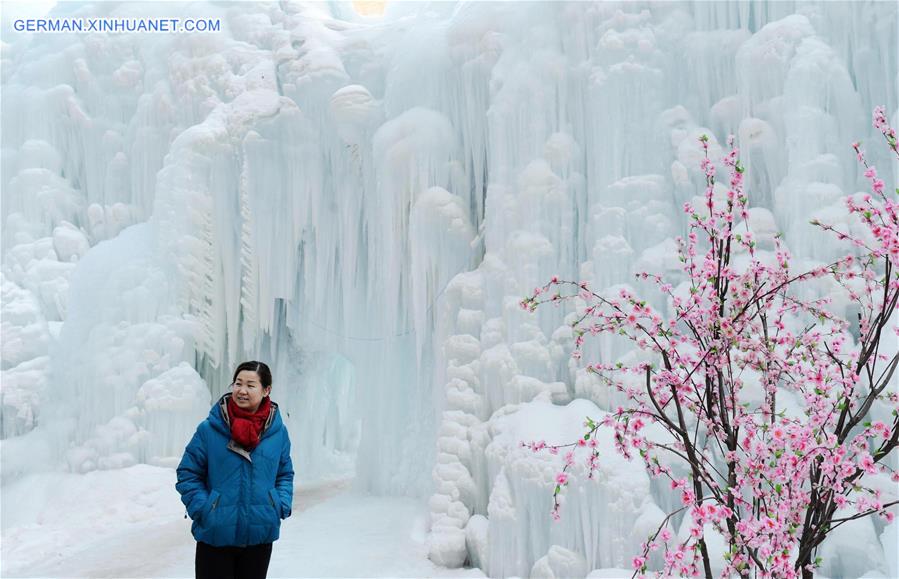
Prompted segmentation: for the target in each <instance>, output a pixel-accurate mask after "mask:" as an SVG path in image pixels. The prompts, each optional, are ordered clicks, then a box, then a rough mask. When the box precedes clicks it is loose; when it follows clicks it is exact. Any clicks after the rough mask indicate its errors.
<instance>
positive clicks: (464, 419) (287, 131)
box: [0, 1, 899, 576]
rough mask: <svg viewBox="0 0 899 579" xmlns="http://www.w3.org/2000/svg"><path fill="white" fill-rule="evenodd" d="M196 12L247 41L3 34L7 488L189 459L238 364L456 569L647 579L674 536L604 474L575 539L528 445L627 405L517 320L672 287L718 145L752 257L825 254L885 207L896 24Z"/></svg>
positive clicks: (833, 19) (560, 316)
mask: <svg viewBox="0 0 899 579" xmlns="http://www.w3.org/2000/svg"><path fill="white" fill-rule="evenodd" d="M173 6H174V5H170V4H167V5H161V4H151V3H128V4H111V3H99V4H95V5H88V4H85V5H79V4H72V3H62V4H60V5H59V6H57V7H56V8H55V9H54V15H56V16H66V15H67V16H77V15H81V16H87V15H91V16H99V15H103V16H150V15H153V14H157V15H160V16H162V15H167V14H170V13H171V12H172V11H173ZM175 11H176V12H178V13H179V14H181V15H182V16H184V17H186V16H193V17H202V18H220V19H221V20H222V23H223V30H222V32H220V33H211V34H206V35H200V34H194V35H180V34H176V35H64V34H60V35H34V36H31V37H27V36H21V35H20V36H10V35H8V34H5V35H4V44H3V46H2V58H3V68H2V71H3V78H2V82H3V93H4V98H3V103H2V124H3V134H2V179H3V181H2V183H0V185H2V195H3V197H2V202H3V207H2V219H3V225H4V227H3V233H2V235H3V238H2V241H3V255H2V292H3V293H2V304H3V312H2V325H3V355H2V369H0V371H2V373H3V374H2V382H3V388H2V391H0V392H2V415H0V416H2V420H3V423H2V436H3V437H4V440H3V442H2V445H3V451H4V461H3V476H4V478H5V477H8V476H15V475H16V474H17V473H19V472H23V471H27V470H29V469H35V468H55V467H57V466H58V465H65V466H66V467H67V468H71V469H73V470H77V471H81V470H89V469H93V468H115V467H117V466H124V465H127V464H131V463H132V462H153V463H158V464H171V462H172V461H173V460H174V459H175V458H176V457H177V456H178V453H179V452H180V450H181V447H182V446H183V443H184V441H186V440H187V437H188V436H189V435H190V433H191V431H192V429H193V427H194V425H195V423H196V421H197V420H199V418H200V417H202V415H203V414H204V413H205V410H204V407H207V406H208V402H209V400H210V398H212V397H215V396H217V395H218V394H220V393H221V392H222V391H223V390H224V388H225V387H226V385H227V384H228V383H229V381H230V377H231V376H230V372H231V369H232V368H233V367H234V365H235V364H236V363H238V362H239V361H241V360H244V359H247V358H259V359H264V360H269V361H270V362H271V365H272V368H273V371H274V375H275V393H274V396H275V399H276V400H278V401H279V402H281V404H282V406H283V408H284V409H285V411H286V413H287V418H286V420H287V423H288V427H289V428H290V429H291V432H292V435H293V438H294V440H295V441H296V442H295V444H294V460H295V463H296V464H297V471H298V475H299V476H300V477H301V478H303V479H305V480H321V479H329V478H337V477H344V476H349V475H351V474H352V473H353V472H355V474H356V477H357V481H358V483H359V485H360V487H361V488H363V489H366V490H371V491H375V492H379V493H405V494H414V495H417V496H420V497H422V498H423V499H427V500H428V504H429V508H430V510H431V513H432V517H431V523H432V533H431V551H430V554H431V557H432V558H433V559H434V560H435V561H437V562H439V563H441V564H444V565H448V566H458V565H462V564H464V563H466V562H468V563H470V564H476V565H478V566H480V567H481V568H482V569H484V570H485V571H487V572H488V573H489V574H490V575H493V576H510V575H521V576H523V575H527V574H533V575H540V576H549V575H553V574H555V576H558V575H565V574H566V573H575V574H580V572H581V571H584V572H587V571H590V570H591V569H603V568H607V569H612V568H616V567H627V566H628V562H629V560H630V556H631V555H632V551H633V549H634V547H635V545H638V544H639V540H638V535H639V533H642V532H643V531H644V530H645V529H644V528H643V525H649V524H651V523H652V522H653V521H657V520H658V516H659V514H660V513H662V512H664V511H665V510H666V509H667V508H668V506H670V505H669V500H670V497H668V496H667V494H666V493H665V491H664V489H661V488H657V486H656V485H654V484H653V483H652V481H648V482H647V481H644V480H643V477H644V475H643V474H642V471H640V469H634V468H633V467H632V466H630V465H627V464H617V463H615V462H612V463H610V467H609V469H608V470H606V471H605V476H604V477H603V478H602V479H601V480H600V481H599V482H598V483H596V484H593V486H591V484H592V483H591V484H584V485H583V486H579V487H578V489H579V490H578V491H577V493H572V494H573V495H574V496H573V498H572V499H571V501H572V504H570V505H569V507H570V511H571V512H575V511H576V512H578V513H579V515H577V516H576V517H575V516H572V517H568V518H566V519H563V521H562V522H560V523H556V524H553V523H552V522H551V520H550V519H549V516H548V511H549V501H550V498H549V497H550V495H551V486H550V484H549V482H548V481H549V479H548V478H547V477H548V473H550V472H551V471H552V470H553V465H552V464H549V463H546V462H541V461H539V460H534V459H533V458H532V457H528V456H526V455H522V453H521V451H520V449H517V448H516V447H515V443H516V442H517V439H518V438H520V437H526V436H533V437H537V438H546V439H547V440H549V439H550V438H553V437H557V438H559V437H563V436H565V435H566V433H567V434H570V430H569V428H570V426H571V424H570V422H571V421H575V420H578V418H577V416H578V415H580V414H582V413H583V412H584V411H586V410H587V409H586V408H584V407H582V405H583V404H584V403H585V402H586V401H589V402H590V403H591V404H592V405H595V406H591V408H590V409H589V411H590V412H593V411H594V408H595V409H596V411H597V412H601V411H605V410H608V409H609V408H611V407H613V406H614V405H615V403H616V400H615V397H614V396H611V395H610V394H609V393H608V392H607V391H606V389H605V388H604V387H602V386H601V385H600V384H598V383H597V382H595V381H594V380H593V379H592V378H591V377H590V376H589V375H587V374H585V373H583V372H582V371H580V370H578V369H577V367H576V365H574V364H573V363H572V362H571V361H570V360H569V356H568V354H569V352H570V350H571V346H572V338H571V335H570V332H569V331H568V330H567V329H566V325H565V322H566V315H569V314H570V313H569V312H568V311H565V310H561V309H552V308H548V309H541V311H540V312H539V313H538V314H537V315H530V314H526V313H523V312H521V311H520V310H519V309H518V305H517V304H518V301H519V300H520V298H521V297H522V296H523V295H524V294H526V293H528V292H529V291H530V290H531V289H532V288H533V287H534V286H536V285H539V284H542V283H544V282H545V281H546V280H547V279H548V278H549V277H550V276H551V275H560V276H564V277H566V278H579V279H584V280H589V281H591V283H592V284H594V285H595V286H598V287H602V288H608V287H611V286H614V285H617V284H625V283H628V284H632V285H636V284H634V282H633V281H632V275H631V274H632V273H633V272H634V271H639V270H644V269H650V270H656V271H666V270H667V271H668V273H670V274H671V275H672V276H674V277H673V279H672V281H674V282H675V283H676V282H677V275H678V272H677V269H676V267H675V265H674V264H676V260H675V261H672V255H673V251H674V250H673V243H672V241H671V237H673V236H674V235H676V234H678V233H680V232H681V231H682V230H683V227H684V224H683V222H682V220H681V219H680V216H679V208H680V207H681V205H682V204H683V203H684V202H685V201H689V200H691V199H692V198H693V197H694V196H695V195H697V193H698V192H700V191H701V190H700V189H699V188H698V187H699V185H700V184H701V182H702V175H701V174H700V173H699V171H698V159H699V154H700V152H699V149H698V148H697V147H696V137H697V136H698V135H699V134H701V133H709V134H710V135H712V139H713V143H712V150H713V152H716V151H720V145H719V143H722V142H724V139H725V137H726V136H727V134H728V133H734V134H736V135H737V136H738V140H739V145H740V147H741V149H742V150H743V155H744V159H745V163H746V165H747V168H748V173H747V183H748V184H749V189H750V192H751V196H752V197H751V199H752V201H751V203H752V204H753V206H754V209H753V211H752V213H751V216H750V226H751V228H752V229H753V231H754V232H755V234H756V236H757V238H758V239H759V244H760V248H761V249H763V250H764V249H770V245H771V239H772V236H773V234H774V233H775V232H776V231H783V232H784V233H785V236H786V241H787V244H788V245H789V247H790V249H791V250H792V251H793V252H794V254H796V255H797V256H798V257H799V258H800V259H803V260H807V261H808V262H809V263H814V262H816V261H821V260H825V259H828V258H830V257H832V256H833V255H834V254H835V253H838V252H839V251H841V249H840V248H838V247H835V246H833V245H828V244H827V243H823V242H822V241H823V239H824V237H823V236H821V234H819V233H816V232H815V231H814V230H813V229H812V228H811V227H810V226H809V225H808V220H809V219H811V218H813V217H816V216H817V217H821V218H825V219H830V218H833V217H834V216H835V215H837V214H838V213H839V207H841V203H842V198H843V197H844V196H846V195H848V194H851V193H854V192H856V191H859V190H862V189H863V188H864V181H863V179H860V175H859V172H858V170H857V167H856V164H855V159H854V157H853V155H852V154H851V150H850V149H849V143H850V142H852V141H854V140H859V139H861V140H863V141H865V142H866V143H872V144H873V143H874V142H876V140H875V138H874V136H875V135H874V134H873V129H872V128H871V127H870V123H869V122H868V118H869V112H870V110H871V108H872V107H873V106H874V105H876V104H881V103H883V104H886V105H887V107H888V110H889V111H893V113H892V116H894V117H895V111H896V107H897V94H899V91H897V87H896V84H897V80H899V79H897V51H896V45H895V34H894V31H895V28H896V25H897V7H896V5H895V4H894V3H886V2H884V3H876V2H875V3H866V4H862V5H859V4H857V3H853V2H821V3H814V2H786V1H785V2H758V1H752V2H740V3H733V2H660V3H651V2H628V3H613V2H604V3H585V2H573V3H550V2H526V3H490V2H471V3H408V2H407V3H396V4H392V5H388V10H387V13H386V15H385V16H384V18H382V19H369V18H362V17H357V16H355V15H354V14H353V12H352V9H351V7H350V5H349V4H345V3H332V4H321V3H308V2H282V3H266V4H262V3H258V4H257V3H233V4H229V3H216V4H214V5H213V4H200V3H191V4H189V5H187V4H185V5H177V10H175ZM4 30H8V23H6V22H4ZM868 150H869V156H870V158H871V160H872V161H873V163H874V164H876V165H878V167H879V168H880V170H881V173H882V174H883V173H885V169H886V168H887V167H889V165H888V164H887V161H886V157H885V155H884V154H883V151H881V150H880V149H879V148H877V147H874V146H870V147H868ZM893 176H895V170H894V172H893ZM894 180H895V179H894ZM848 226H852V224H848ZM766 244H767V245H766ZM636 288H637V289H638V290H640V291H643V290H646V289H648V288H644V287H640V286H639V285H636ZM655 305H656V306H658V307H664V304H662V303H661V302H659V303H656V304H655ZM593 348H594V349H593V350H592V351H588V353H589V354H590V355H592V356H595V357H602V358H603V359H610V360H611V359H618V358H619V357H620V356H624V355H628V354H627V351H626V349H625V344H622V343H620V342H616V341H615V340H604V341H602V342H597V343H596V344H595V345H594V347H593ZM581 399H586V400H581ZM572 400H574V402H572V403H571V404H570V405H568V406H564V405H566V404H568V403H569V402H571V401H572ZM553 404H555V405H558V406H553ZM560 407H561V408H565V411H564V412H563V411H562V410H559V408H560ZM554 413H556V414H554ZM535 416H536V417H543V418H540V419H539V420H537V419H536V418H534V417H535ZM560 416H561V417H564V418H560ZM529 420H530V421H531V422H535V423H539V424H540V425H542V426H543V427H544V428H545V429H546V431H547V434H546V435H545V436H538V434H537V432H536V431H534V429H528V428H527V423H528V421H529ZM34 449H39V452H38V451H35V450H34ZM622 473H626V474H627V478H628V481H629V484H630V485H631V487H632V488H631V489H630V494H629V495H628V496H627V497H621V496H619V494H620V493H619V490H620V489H619V487H621V486H622V482H621V476H623V475H622ZM581 489H582V490H583V492H581ZM616 493H619V494H616ZM860 524H862V523H860ZM866 524H869V525H870V529H869V530H870V534H871V536H872V537H875V538H878V540H885V539H883V537H887V536H888V535H889V533H885V531H884V529H883V528H882V527H879V526H877V524H870V523H866ZM886 531H889V532H893V535H894V534H895V527H892V530H891V531H890V529H887V530H886ZM859 532H865V533H867V532H868V530H860V531H859ZM872 540H873V539H872ZM874 544H875V546H876V549H878V550H877V553H881V554H882V552H881V550H880V547H879V546H877V544H876V543H874ZM885 544H886V543H885ZM829 548H830V547H829ZM832 553H833V556H832V557H831V559H832V560H833V561H835V563H834V565H836V566H834V567H832V568H831V569H832V570H841V571H840V572H845V573H850V574H851V573H857V574H861V573H863V572H865V571H867V570H868V569H855V568H854V567H851V565H850V562H851V561H853V560H855V559H857V557H855V556H854V555H853V553H852V551H851V549H847V547H846V545H845V544H843V543H838V544H835V545H833V546H832ZM888 553H892V555H891V556H892V557H895V549H894V548H893V549H892V551H889V550H888ZM869 561H870V562H872V567H880V570H882V571H883V572H888V570H889V569H895V561H893V562H892V563H889V562H886V563H884V562H882V561H881V562H878V560H877V557H876V556H875V555H872V556H871V557H870V558H869ZM841 565H842V566H841ZM889 565H893V566H892V567H889ZM610 572H612V571H610ZM602 573H603V572H600V573H599V575H601V574H602Z"/></svg>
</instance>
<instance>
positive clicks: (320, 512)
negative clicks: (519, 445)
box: [0, 465, 484, 577]
mask: <svg viewBox="0 0 899 579" xmlns="http://www.w3.org/2000/svg"><path fill="white" fill-rule="evenodd" d="M2 520H3V531H2V560H0V575H2V576H3V577H193V573H194V568H193V562H194V545H195V543H194V541H193V538H192V537H191V535H190V520H188V519H185V518H184V508H183V507H182V505H181V501H180V500H179V498H178V493H177V492H176V491H175V471H174V470H173V469H169V468H162V467H153V466H148V465H135V466H132V467H129V468H126V469H121V470H109V471H94V472H89V473H87V474H58V473H56V474H40V475H32V476H28V477H26V478H24V479H22V480H19V481H17V482H16V483H14V484H11V485H9V487H8V488H4V491H3V513H2ZM426 536H427V513H426V512H425V508H424V506H423V505H422V503H421V502H420V501H415V500H413V499H407V498H397V497H373V496H367V495H361V494H357V493H354V492H352V491H351V490H350V489H349V484H348V483H346V482H343V483H341V482H337V483H332V484H328V485H323V486H320V487H317V488H311V489H304V488H301V487H297V489H296V495H295V497H294V511H293V515H292V516H291V517H290V518H289V519H287V520H286V521H284V523H283V524H282V527H281V539H280V540H279V541H278V542H276V543H275V547H274V550H273V552H272V560H271V564H270V566H269V577H373V576H377V577H483V576H484V574H483V573H482V572H481V571H480V570H478V569H456V570H447V569H443V568H440V567H436V566H435V565H434V564H433V563H431V562H430V561H429V560H428V558H427V546H426V542H425V541H426Z"/></svg>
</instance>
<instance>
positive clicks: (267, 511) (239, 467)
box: [175, 394, 293, 547]
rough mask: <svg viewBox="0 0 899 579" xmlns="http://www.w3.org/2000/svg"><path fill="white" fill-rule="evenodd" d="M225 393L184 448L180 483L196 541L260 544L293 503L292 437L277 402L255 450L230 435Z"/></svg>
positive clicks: (271, 538)
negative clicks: (249, 448)
mask: <svg viewBox="0 0 899 579" xmlns="http://www.w3.org/2000/svg"><path fill="white" fill-rule="evenodd" d="M230 396H231V394H225V395H224V396H222V397H221V398H220V399H219V401H218V402H217V403H216V404H215V405H213V407H212V409H211V410H210V411H209V417H208V418H206V420H204V421H203V422H201V423H200V425H199V426H198V427H197V431H196V433H194V436H193V438H191V440H190V442H189V443H188V444H187V448H185V449H184V457H183V458H182V459H181V464H179V465H178V470H177V473H178V482H177V484H176V485H175V488H176V489H178V492H179V493H181V502H183V503H184V506H186V507H187V514H188V515H190V518H191V519H193V524H192V525H191V532H192V533H193V536H194V538H195V539H196V540H197V541H202V542H204V543H208V544H209V545H213V546H216V547H225V546H238V547H243V546H247V545H259V544H262V543H271V542H273V541H275V540H276V539H277V538H278V534H279V532H280V528H281V519H286V518H287V517H289V516H290V512H291V506H292V504H293V463H292V462H291V460H290V439H289V438H288V436H287V428H285V427H284V423H283V422H282V421H281V413H280V412H279V411H278V405H277V404H275V403H274V402H272V404H271V411H270V412H269V416H268V419H267V420H266V422H265V426H264V429H263V432H262V438H261V440H260V442H259V445H258V446H257V447H256V448H254V449H253V450H252V451H250V452H247V450H246V449H244V448H243V447H241V446H240V445H238V444H237V443H236V442H234V441H233V440H231V426H230V419H229V417H228V412H227V408H228V407H227V403H228V399H229V398H230Z"/></svg>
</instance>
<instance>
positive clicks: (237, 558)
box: [194, 541, 272, 579]
mask: <svg viewBox="0 0 899 579" xmlns="http://www.w3.org/2000/svg"><path fill="white" fill-rule="evenodd" d="M271 557H272V544H271V543H265V544H262V545H251V546H249V547H213V546H212V545H207V544H206V543H202V542H200V541H197V557H196V559H195V560H194V572H195V573H196V576H197V579H265V574H266V573H267V572H268V562H269V559H271Z"/></svg>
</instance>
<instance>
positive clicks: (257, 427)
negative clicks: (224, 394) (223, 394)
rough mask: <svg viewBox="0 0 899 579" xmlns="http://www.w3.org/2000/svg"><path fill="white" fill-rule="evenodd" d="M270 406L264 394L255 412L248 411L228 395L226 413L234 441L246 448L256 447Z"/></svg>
mask: <svg viewBox="0 0 899 579" xmlns="http://www.w3.org/2000/svg"><path fill="white" fill-rule="evenodd" d="M271 406H272V401H271V398H269V397H268V396H266V397H265V398H263V399H262V402H261V403H260V404H259V408H258V409H256V412H250V411H248V410H243V409H241V407H240V406H238V405H237V403H236V402H234V398H233V397H229V398H228V415H229V416H230V417H231V437H232V438H234V441H235V442H237V443H238V444H239V445H241V446H242V447H244V448H246V449H247V450H253V449H254V448H256V446H257V445H258V444H259V436H260V435H261V434H262V427H263V426H264V425H265V421H266V419H268V413H269V409H270V408H271Z"/></svg>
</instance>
